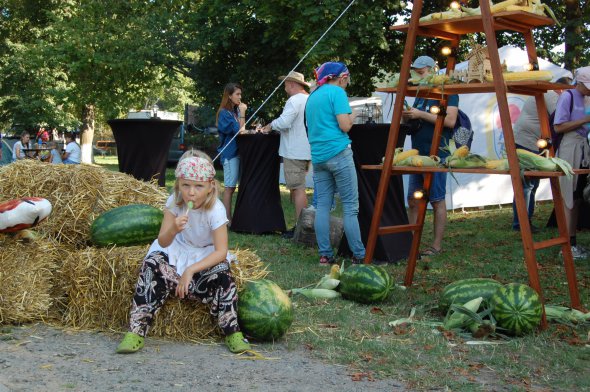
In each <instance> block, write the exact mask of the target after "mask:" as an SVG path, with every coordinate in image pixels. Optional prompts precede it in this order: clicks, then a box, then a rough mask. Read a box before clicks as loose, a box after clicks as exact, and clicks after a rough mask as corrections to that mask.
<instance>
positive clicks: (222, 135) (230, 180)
mask: <svg viewBox="0 0 590 392" xmlns="http://www.w3.org/2000/svg"><path fill="white" fill-rule="evenodd" d="M247 108H248V107H247V106H246V104H245V103H244V102H242V86H240V85H239V84H237V83H228V84H227V85H226V86H225V88H224V89H223V97H221V103H220V104H219V109H218V110H217V130H218V131H219V147H218V148H217V151H218V152H221V156H220V160H221V163H222V164H223V186H224V190H223V205H224V206H225V210H226V212H227V219H228V220H229V221H230V222H231V199H232V195H233V194H234V191H235V190H236V185H237V184H238V177H239V174H240V157H239V156H238V144H237V143H236V139H233V140H232V138H233V137H234V136H235V135H236V134H237V133H238V132H240V131H242V130H244V129H245V128H244V127H245V125H246V109H247Z"/></svg>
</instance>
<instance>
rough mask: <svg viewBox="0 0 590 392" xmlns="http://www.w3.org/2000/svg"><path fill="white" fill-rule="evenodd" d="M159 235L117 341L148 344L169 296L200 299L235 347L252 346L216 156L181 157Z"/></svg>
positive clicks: (127, 349) (130, 347)
mask: <svg viewBox="0 0 590 392" xmlns="http://www.w3.org/2000/svg"><path fill="white" fill-rule="evenodd" d="M174 174H175V176H176V182H175V183H174V191H173V193H172V194H171V195H170V197H168V200H167V201H166V206H165V208H164V218H163V220H162V225H161V227H160V232H159V234H158V238H157V239H156V240H154V242H153V243H152V245H151V246H150V248H149V250H148V253H147V255H146V257H145V258H144V260H143V263H142V265H141V269H140V271H139V277H138V279H137V284H136V287H135V291H134V294H133V300H132V302H131V311H130V312H129V331H128V332H127V333H126V334H125V336H124V337H123V340H122V341H121V343H120V344H119V346H118V347H117V350H116V352H117V353H119V354H131V353H134V352H137V351H138V350H140V349H141V348H142V347H143V346H144V339H145V337H146V335H147V334H148V332H149V330H150V328H151V326H152V325H153V322H154V318H155V317H156V315H157V314H158V310H159V309H161V307H162V306H163V305H164V303H165V302H166V300H167V299H168V298H170V296H176V297H178V298H180V299H184V298H186V299H189V300H198V301H199V302H201V303H205V304H207V305H208V307H209V313H210V314H211V316H212V317H213V318H214V319H215V320H216V322H217V326H218V327H219V330H220V331H221V332H222V334H223V335H224V336H225V343H226V345H227V347H228V348H229V350H230V351H231V352H233V353H239V352H243V351H246V350H249V349H250V344H249V343H248V341H247V340H246V339H244V336H243V334H242V332H241V331H240V326H239V324H238V308H237V307H238V294H237V287H236V283H235V280H234V278H233V274H232V272H231V269H230V260H232V259H234V256H232V255H231V254H230V253H229V251H228V235H227V223H228V219H227V216H226V215H225V207H224V206H223V204H222V203H221V201H220V200H219V199H218V198H217V195H218V184H217V180H215V168H214V167H213V163H212V161H211V159H210V158H209V157H208V156H207V155H206V154H204V153H202V152H194V153H191V155H187V157H186V158H184V159H181V160H180V161H179V162H178V166H177V167H176V170H175V172H174Z"/></svg>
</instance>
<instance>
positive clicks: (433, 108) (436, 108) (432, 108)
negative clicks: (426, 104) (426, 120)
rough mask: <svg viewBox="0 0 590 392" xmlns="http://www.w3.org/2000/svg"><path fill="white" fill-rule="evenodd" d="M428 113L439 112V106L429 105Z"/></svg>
mask: <svg viewBox="0 0 590 392" xmlns="http://www.w3.org/2000/svg"><path fill="white" fill-rule="evenodd" d="M430 113H432V114H439V113H440V106H436V105H433V106H431V107H430Z"/></svg>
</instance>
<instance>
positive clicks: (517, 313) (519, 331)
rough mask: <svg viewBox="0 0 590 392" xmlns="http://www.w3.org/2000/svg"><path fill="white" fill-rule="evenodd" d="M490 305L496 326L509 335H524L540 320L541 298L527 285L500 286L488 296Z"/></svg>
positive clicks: (541, 310) (541, 311)
mask: <svg viewBox="0 0 590 392" xmlns="http://www.w3.org/2000/svg"><path fill="white" fill-rule="evenodd" d="M490 305H491V306H492V315H493V316H494V318H495V319H496V322H497V325H498V327H500V328H504V329H505V330H506V331H507V332H508V333H509V334H511V335H516V336H522V335H525V334H527V333H529V332H531V331H533V330H534V329H535V328H536V327H537V326H538V325H539V323H540V322H541V315H542V314H543V305H542V304H541V298H540V297H539V295H538V294H537V292H536V291H535V290H533V289H532V288H530V287H529V286H527V285H524V284H520V283H510V284H507V285H505V286H502V287H500V288H499V289H498V290H497V291H496V292H495V293H494V295H492V297H491V298H490Z"/></svg>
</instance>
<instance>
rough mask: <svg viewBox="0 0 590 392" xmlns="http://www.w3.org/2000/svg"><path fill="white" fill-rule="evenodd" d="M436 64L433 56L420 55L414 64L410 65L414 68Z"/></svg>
mask: <svg viewBox="0 0 590 392" xmlns="http://www.w3.org/2000/svg"><path fill="white" fill-rule="evenodd" d="M435 65H436V63H435V62H434V60H433V59H432V57H428V56H420V57H418V58H417V59H416V60H414V62H413V63H412V65H410V67H412V68H424V67H431V68H434V66H435Z"/></svg>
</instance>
